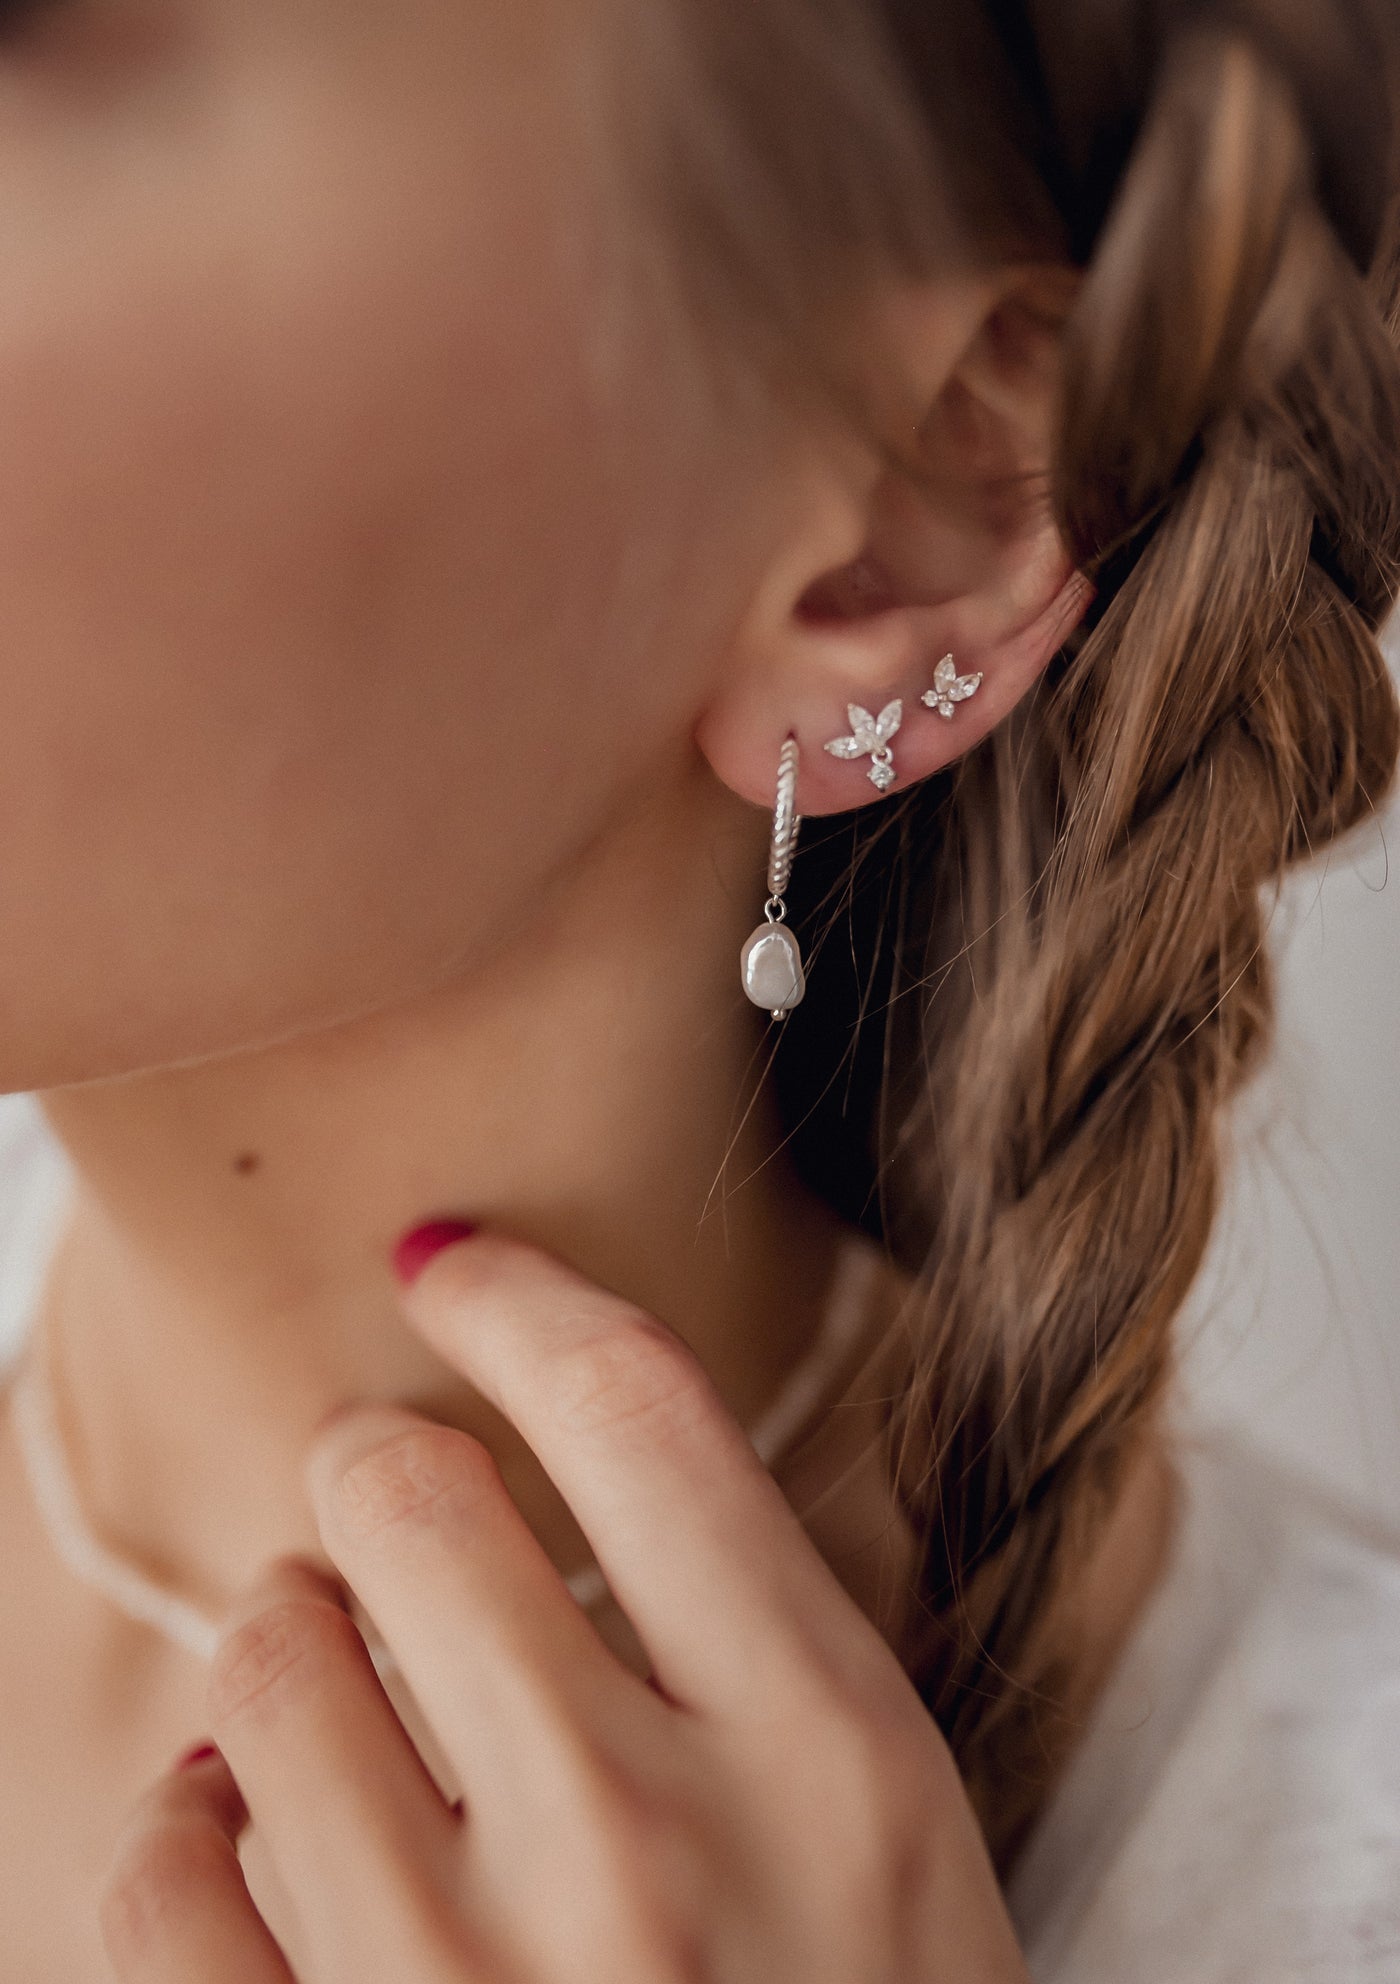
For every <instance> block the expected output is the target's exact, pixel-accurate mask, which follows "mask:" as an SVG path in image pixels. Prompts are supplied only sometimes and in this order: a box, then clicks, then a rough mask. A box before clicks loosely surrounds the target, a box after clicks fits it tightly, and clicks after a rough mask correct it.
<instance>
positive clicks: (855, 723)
mask: <svg viewBox="0 0 1400 1984" xmlns="http://www.w3.org/2000/svg"><path fill="white" fill-rule="evenodd" d="M846 721H847V723H849V724H850V726H851V734H850V736H849V737H833V738H832V740H831V742H830V743H829V744H828V745H827V746H826V749H827V750H828V751H830V753H831V755H832V757H833V758H863V757H865V755H866V754H867V752H868V753H869V756H870V771H869V773H868V777H869V779H870V783H871V784H872V785H873V786H874V787H875V790H876V791H877V792H888V791H889V789H890V787H891V786H892V785H893V784H894V782H895V778H896V776H897V774H896V772H895V768H894V753H893V752H892V751H891V750H890V739H891V738H892V737H893V736H894V735H895V733H896V732H897V731H898V729H899V726H900V725H901V724H902V723H903V721H904V705H903V703H902V702H897V701H896V702H893V703H886V704H885V707H884V708H883V709H882V710H881V712H880V714H879V715H878V716H872V715H871V714H870V712H869V710H863V709H862V708H861V706H860V704H859V703H848V704H847V706H846Z"/></svg>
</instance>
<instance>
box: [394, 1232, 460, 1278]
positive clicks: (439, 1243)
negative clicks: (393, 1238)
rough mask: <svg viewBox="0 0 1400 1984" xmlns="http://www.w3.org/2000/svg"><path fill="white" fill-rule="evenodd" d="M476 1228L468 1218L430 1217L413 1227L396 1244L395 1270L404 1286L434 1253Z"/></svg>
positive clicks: (416, 1274) (418, 1272)
mask: <svg viewBox="0 0 1400 1984" xmlns="http://www.w3.org/2000/svg"><path fill="white" fill-rule="evenodd" d="M475 1232H476V1228H475V1226H473V1225H472V1223H471V1221H470V1220H468V1219H429V1220H425V1221H424V1223H423V1224H422V1225H421V1226H415V1227H412V1228H411V1229H410V1230H409V1232H407V1233H405V1234H404V1236H403V1238H402V1239H401V1240H400V1241H399V1243H398V1245H397V1246H396V1247H395V1248H394V1273H395V1274H396V1275H397V1276H398V1278H399V1280H400V1281H401V1282H402V1283H403V1284H404V1286H405V1287H407V1286H408V1284H409V1283H410V1282H412V1281H416V1280H417V1278H418V1276H419V1275H420V1274H421V1273H422V1272H423V1270H424V1268H425V1267H426V1266H427V1265H428V1263H429V1261H430V1260H431V1259H432V1258H433V1255H434V1254H436V1253H439V1252H441V1250H442V1249H443V1248H444V1247H451V1246H454V1245H455V1244H456V1242H457V1241H458V1240H470V1239H471V1237H472V1235H473V1233H475Z"/></svg>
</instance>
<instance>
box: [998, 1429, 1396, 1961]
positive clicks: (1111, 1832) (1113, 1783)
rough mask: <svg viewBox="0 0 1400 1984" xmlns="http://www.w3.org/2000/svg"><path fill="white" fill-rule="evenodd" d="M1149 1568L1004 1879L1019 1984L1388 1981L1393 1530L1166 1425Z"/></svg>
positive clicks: (1241, 1445) (1238, 1451)
mask: <svg viewBox="0 0 1400 1984" xmlns="http://www.w3.org/2000/svg"><path fill="white" fill-rule="evenodd" d="M1175 1450H1176V1453H1177V1456H1178V1460H1179V1463H1180V1467H1181V1471H1182V1477H1183V1490H1184V1493H1183V1507H1182V1514H1181V1518H1180V1523H1179V1527H1178V1530H1177V1533H1176V1539H1175V1545H1174V1549H1173V1554H1172V1558H1171V1561H1170V1563H1169V1565H1168V1568H1167V1572H1166V1575H1165V1577H1164V1578H1163V1580H1162V1581H1161V1583H1159V1585H1158V1586H1157V1588H1156V1590H1155V1592H1154V1593H1153V1595H1152V1598H1151V1599H1150V1600H1149V1602H1148V1605H1147V1607H1146V1609H1145V1610H1144V1612H1143V1613H1142V1615H1141V1616H1140V1617H1139V1619H1138V1621H1137V1624H1136V1626H1135V1629H1134V1632H1133V1636H1132V1639H1131V1641H1130V1643H1129V1645H1128V1647H1127V1648H1126V1649H1125V1652H1124V1654H1123V1655H1122V1657H1121V1658H1120V1660H1119V1662H1118V1666H1117V1668H1116V1670H1115V1673H1114V1675H1113V1676H1112V1678H1111V1680H1110V1682H1109V1685H1108V1688H1107V1689H1106V1691H1105V1693H1104V1694H1103V1695H1102V1696H1101V1697H1100V1699H1099V1702H1098V1703H1097V1705H1096V1707H1095V1710H1094V1713H1093V1717H1092V1721H1091V1724H1090V1727H1089V1729H1088V1731H1087V1732H1086V1735H1085V1737H1084V1738H1083V1739H1082V1740H1081V1744H1080V1746H1079V1748H1078V1749H1077V1750H1076V1752H1075V1755H1074V1757H1073V1758H1072V1760H1071V1763H1070V1766H1069V1770H1068V1773H1067V1775H1066V1777H1065V1779H1064V1781H1063V1783H1062V1784H1061V1786H1060V1789H1059V1792H1058V1793H1057V1795H1056V1797H1055V1798H1054V1799H1053V1800H1052V1802H1051V1804H1050V1805H1049V1807H1048V1808H1047V1810H1046V1811H1045V1813H1044V1814H1043V1815H1042V1818H1041V1820H1040V1822H1039V1824H1038V1826H1037V1828H1036V1831H1035V1833H1034V1834H1033V1835H1032V1838H1031V1841H1030V1843H1029V1845H1028V1847H1027V1848H1026V1850H1025V1853H1024V1855H1023V1857H1022V1860H1021V1862H1020V1863H1019V1865H1018V1867H1017V1869H1016V1872H1015V1874H1014V1876H1013V1879H1012V1882H1011V1887H1010V1895H1009V1899H1010V1902H1011V1907H1012V1912H1013V1915H1014V1917H1015V1919H1016V1923H1017V1926H1018V1929H1019V1930H1020V1933H1021V1938H1022V1943H1023V1947H1024V1948H1025V1949H1026V1952H1027V1956H1028V1958H1029V1962H1030V1968H1031V1973H1032V1976H1033V1977H1034V1979H1035V1984H1400V1533H1397V1532H1394V1531H1392V1530H1390V1529H1389V1528H1388V1527H1387V1526H1386V1525H1385V1524H1384V1523H1382V1522H1381V1521H1379V1520H1378V1519H1376V1518H1373V1517H1371V1516H1369V1515H1367V1514H1365V1513H1363V1512H1362V1511H1361V1510H1360V1509H1359V1508H1355V1509H1354V1508H1352V1507H1350V1506H1349V1505H1348V1504H1346V1503H1345V1502H1342V1501H1340V1500H1334V1499H1333V1498H1332V1497H1331V1496H1330V1495H1329V1494H1328V1493H1327V1491H1326V1490H1324V1489H1320V1488H1317V1487H1314V1486H1313V1485H1312V1484H1310V1483H1309V1482H1307V1481H1306V1480H1305V1479H1304V1478H1303V1477H1302V1476H1301V1475H1299V1474H1296V1473H1295V1472H1293V1471H1292V1470H1291V1469H1290V1468H1288V1467H1287V1466H1286V1465H1284V1464H1282V1463H1280V1462H1277V1461H1274V1460H1272V1459H1270V1458H1268V1457H1266V1456H1265V1455H1264V1454H1263V1453H1262V1452H1260V1451H1258V1450H1255V1449H1252V1448H1251V1447H1250V1446H1249V1445H1248V1443H1247V1442H1246V1441H1245V1440H1244V1439H1243V1437H1242V1436H1241V1435H1240V1433H1239V1432H1238V1430H1235V1429H1221V1430H1217V1431H1206V1430H1203V1429H1196V1430H1194V1431H1192V1432H1186V1431H1185V1430H1184V1429H1182V1430H1179V1432H1178V1438H1177V1441H1176V1449H1175Z"/></svg>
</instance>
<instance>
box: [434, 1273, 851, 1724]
mask: <svg viewBox="0 0 1400 1984" xmlns="http://www.w3.org/2000/svg"><path fill="white" fill-rule="evenodd" d="M404 1307H405V1310H406V1313H407V1314H408V1316H409V1318H410V1320H411V1321H412V1322H413V1323H415V1324H416V1325H417V1327H418V1328H419V1329H420V1330H421V1332H422V1334H423V1335H424V1336H425V1337H426V1338H427V1339H428V1341H429V1342H430V1343H431V1344H432V1345H433V1346H434V1348H435V1349H436V1350H437V1351H438V1352H439V1354H440V1355H441V1356H443V1357H445V1358H446V1359H447V1360H448V1361H449V1362H450V1363H452V1364H453V1365H455V1366H456V1368H457V1369H458V1370H460V1371H461V1372H462V1373H463V1374H464V1375H465V1376H467V1377H468V1378H470V1379H471V1381H472V1382H473V1383H474V1384H475V1385H476V1386H477V1387H478V1389H479V1390H480V1391H481V1392H482V1393H483V1394H484V1395H485V1396H486V1397H487V1398H488V1399H489V1400H490V1401H491V1402H492V1403H493V1404H494V1405H495V1406H496V1407H497V1408H498V1410H500V1411H501V1412H502V1413H504V1414H505V1416H506V1417H507V1418H508V1419H510V1420H511V1421H512V1422H513V1424H514V1425H515V1426H516V1428H517V1429H518V1430H519V1432H520V1433H521V1434H522V1436H523V1437H524V1439H525V1440H526V1441H527V1443H528V1444H529V1446H530V1447H531V1448H532V1449H533V1450H534V1452H535V1454H536V1455H537V1456H538V1458H539V1460H540V1462H541V1463H542V1465H543V1466H544V1468H545V1470H546V1471H547V1473H548V1474H549V1475H550V1477H551V1479H552V1480H553V1481H554V1483H555V1485H556V1486H557V1487H558V1489H559V1490H560V1492H561V1494H562V1495H563V1497H564V1499H565V1500H566V1501H567V1503H568V1504H569V1507H570V1508H571V1510H572V1511H573V1513H574V1515H575V1517H576V1518H577V1520H578V1522H579V1524H580V1526H581V1527H582V1529H583V1531H584V1533H585V1534H586V1536H587V1537H588V1540H589V1543H590V1544H591V1545H592V1547H593V1550H594V1552H595V1554H596V1555H597V1558H598V1562H599V1564H600V1566H601V1568H602V1571H603V1574H604V1576H605V1577H606V1578H607V1581H608V1583H609V1585H610V1586H611V1588H612V1591H613V1594H614V1596H615V1597H616V1599H617V1601H618V1603H619V1604H620V1605H621V1607H622V1609H623V1610H624V1612H626V1613H627V1615H628V1617H629V1618H630V1620H631V1621H632V1624H633V1626H634V1627H635V1628H636V1631H637V1633H638V1635H639V1637H640V1638H641V1640H642V1642H643V1644H644V1645H645V1647H646V1650H647V1653H648V1655H649V1656H650V1658H651V1660H652V1662H653V1664H654V1667H655V1670H656V1674H657V1677H658V1679H659V1680H660V1681H661V1683H662V1684H663V1686H664V1687H665V1689H666V1691H667V1693H668V1694H670V1695H671V1696H672V1697H674V1698H675V1699H676V1700H678V1701H681V1702H684V1703H686V1704H688V1705H690V1706H692V1707H697V1708H698V1707H709V1708H716V1709H727V1710H729V1711H733V1712H735V1713H741V1714H747V1713H751V1712H753V1711H755V1710H757V1712H759V1713H762V1712H763V1697H764V1695H765V1693H766V1689H765V1687H764V1685H763V1683H764V1679H765V1675H766V1676H767V1678H768V1680H769V1681H770V1682H771V1684H772V1685H773V1686H776V1687H782V1686H783V1685H785V1683H786V1681H787V1680H788V1679H789V1678H790V1676H791V1672H792V1663H793V1659H794V1657H795V1656H798V1655H801V1656H802V1657H804V1658H806V1659H808V1660H810V1658H811V1656H812V1654H813V1653H814V1652H815V1653H818V1654H819V1655H821V1656H822V1657H824V1658H825V1659H826V1660H829V1661H831V1662H833V1663H836V1664H837V1671H838V1672H844V1671H848V1663H850V1662H852V1661H855V1660H858V1659H859V1658H862V1657H863V1658H865V1659H867V1660H868V1658H869V1646H868V1643H869V1641H870V1639H871V1638H872V1636H873V1628H872V1627H871V1626H870V1625H869V1622H868V1621H867V1620H866V1619H865V1617H864V1615H863V1614H862V1613H861V1612H860V1611H859V1608H858V1607H857V1606H856V1605H855V1603H854V1601H853V1600H852V1599H850V1598H849V1597H848V1595H847V1593H846V1592H845V1591H844V1590H843V1588H842V1587H841V1585H840V1584H839V1583H838V1581H837V1580H836V1578H835V1576H834V1575H833V1573H832V1572H831V1571H830V1569H829V1568H828V1566H827V1565H826V1563H825V1562H824V1561H823V1559H822V1557H821V1555H820V1553H819V1552H818V1551H817V1549H816V1547H815V1545H814V1544H813V1543H812V1542H811V1540H810V1538H809V1537H808V1536H807V1533H806V1531H805V1530H804V1529H803V1528H802V1525H801V1523H800V1522H799V1521H798V1519H797V1517H796V1515H795V1514H794V1513H793V1511H792V1509H791V1507H790V1506H789V1504H788V1502H787V1501H786V1499H785V1497H784V1496H783V1493H782V1490H781V1489H780V1488H779V1487H778V1485H777V1483H776V1482H775V1481H774V1480H773V1478H772V1476H771V1475H770V1474H769V1473H768V1471H767V1469H766V1468H765V1467H764V1465H763V1463H762V1461H761V1460H760V1459H759V1457H758V1455H757V1454H756V1453H755V1451H754V1449H753V1447H752V1445H751V1444H750V1442H749V1439H748V1436H747V1435H746V1434H745V1432H744V1431H743V1429H742V1427H740V1426H739V1424H738V1423H737V1421H736V1420H735V1419H734V1417H733V1415H732V1414H731V1413H730V1411H729V1409H728V1407H727V1406H726V1405H725V1403H724V1400H723V1399H722V1398H721V1396H720V1394H719V1393H718V1391H717V1390H716V1389H715V1387H714V1385H713V1384H712V1383H711V1382H710V1379H709V1377H708V1376H707V1374H706V1372H705V1370H704V1368H703V1367H702V1365H701V1364H700V1362H699V1360H698V1358H696V1357H695V1355H694V1354H693V1352H691V1351H690V1350H689V1348H688V1347H687V1346H686V1345H685V1344H683V1343H682V1342H681V1341H680V1339H679V1338H678V1337H677V1336H676V1335H675V1334H674V1333H673V1332H672V1331H670V1330H667V1329H665V1328H663V1326H662V1325H660V1324H659V1323H656V1322H654V1321H653V1320H652V1319H651V1318H650V1317H647V1316H645V1315H642V1314H641V1313H640V1312H638V1311H637V1310H635V1309H633V1308H631V1307H630V1306H629V1305H628V1304H627V1303H625V1302H622V1301H620V1300H618V1299H617V1298H616V1297H614V1296H612V1295H609V1294H607V1293H605V1292H604V1291H603V1290H601V1289H599V1288H597V1287H595V1286H594V1285H593V1284H592V1283H590V1282H588V1281H586V1280H584V1279H583V1278H582V1277H581V1276H579V1275H576V1274H574V1273H573V1272H572V1271H571V1270H570V1269H568V1268H566V1267H564V1266H563V1265H562V1264H561V1263H560V1262H558V1261H555V1260H552V1259H550V1258H549V1257H547V1256H545V1255H543V1254H541V1253H538V1252H537V1251H536V1250H534V1249H533V1248H529V1247H525V1246H522V1245H519V1244H518V1243H515V1242H512V1241H508V1240H504V1239H501V1238H498V1237H497V1236H495V1235H485V1234H479V1235H475V1236H473V1237H472V1238H471V1239H469V1240H466V1241H463V1242H459V1243H458V1244H456V1245H453V1246H448V1247H445V1248H443V1249H442V1250H441V1251H440V1252H438V1253H437V1254H435V1255H434V1256H433V1258H432V1259H431V1261H430V1262H429V1264H428V1265H427V1266H426V1267H425V1268H424V1269H423V1270H422V1271H421V1273H420V1274H419V1275H418V1277H417V1279H416V1280H415V1281H414V1282H413V1284H412V1286H411V1287H410V1288H409V1289H408V1290H407V1292H406V1294H405V1296H404ZM719 1621H723V1625H722V1627H721V1626H720V1625H719V1624H718V1622H719Z"/></svg>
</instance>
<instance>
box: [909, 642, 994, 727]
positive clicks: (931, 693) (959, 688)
mask: <svg viewBox="0 0 1400 1984" xmlns="http://www.w3.org/2000/svg"><path fill="white" fill-rule="evenodd" d="M981 687H982V677H981V675H980V674H979V675H959V673H958V665H957V663H956V662H955V661H954V660H953V657H952V656H951V655H950V654H945V655H944V657H943V659H942V661H940V662H939V664H938V666H937V668H935V669H934V671H933V687H932V688H931V689H925V691H924V693H923V695H922V696H920V698H919V701H920V702H921V703H927V704H928V707H929V708H930V709H931V710H937V711H938V714H939V715H940V716H942V717H946V718H947V719H948V721H949V723H951V722H952V720H953V706H954V704H955V703H965V702H966V701H967V699H968V697H969V696H975V695H976V694H977V691H978V690H979V689H980V688H981Z"/></svg>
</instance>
